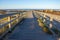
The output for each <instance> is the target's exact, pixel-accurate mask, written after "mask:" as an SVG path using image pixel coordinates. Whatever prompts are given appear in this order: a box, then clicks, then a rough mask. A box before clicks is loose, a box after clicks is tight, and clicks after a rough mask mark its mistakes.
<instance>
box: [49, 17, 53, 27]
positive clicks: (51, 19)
mask: <svg viewBox="0 0 60 40" xmlns="http://www.w3.org/2000/svg"><path fill="white" fill-rule="evenodd" d="M52 21H53V18H52V17H51V18H50V25H49V26H50V28H52Z"/></svg>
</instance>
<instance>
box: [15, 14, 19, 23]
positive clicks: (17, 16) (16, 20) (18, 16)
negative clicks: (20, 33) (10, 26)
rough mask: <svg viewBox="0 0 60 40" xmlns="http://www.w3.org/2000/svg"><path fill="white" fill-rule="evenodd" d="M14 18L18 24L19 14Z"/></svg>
mask: <svg viewBox="0 0 60 40" xmlns="http://www.w3.org/2000/svg"><path fill="white" fill-rule="evenodd" d="M16 17H17V19H16V21H17V23H18V22H19V14H16Z"/></svg>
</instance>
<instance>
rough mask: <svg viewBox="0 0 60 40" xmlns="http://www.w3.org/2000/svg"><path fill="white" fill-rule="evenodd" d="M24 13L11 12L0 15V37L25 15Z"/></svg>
mask: <svg viewBox="0 0 60 40" xmlns="http://www.w3.org/2000/svg"><path fill="white" fill-rule="evenodd" d="M25 14H26V13H11V14H4V15H0V39H1V38H2V37H3V36H4V35H5V34H6V33H8V32H9V31H12V29H13V28H14V27H15V25H16V24H17V23H19V22H20V21H21V20H22V19H23V18H24V17H25V16H26V15H25Z"/></svg>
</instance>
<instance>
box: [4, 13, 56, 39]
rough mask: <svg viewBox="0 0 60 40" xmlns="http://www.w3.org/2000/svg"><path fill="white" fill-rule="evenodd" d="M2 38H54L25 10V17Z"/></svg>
mask: <svg viewBox="0 0 60 40" xmlns="http://www.w3.org/2000/svg"><path fill="white" fill-rule="evenodd" d="M4 40H55V39H54V37H52V36H51V35H48V34H46V33H45V32H43V31H42V29H41V28H40V27H39V26H38V23H37V20H36V18H35V16H34V15H33V13H32V12H27V17H26V19H24V20H23V21H22V22H21V23H19V24H18V25H17V26H16V28H15V30H14V31H13V32H12V33H10V34H9V35H7V36H6V37H5V38H4Z"/></svg>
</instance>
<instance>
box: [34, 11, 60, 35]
mask: <svg viewBox="0 0 60 40" xmlns="http://www.w3.org/2000/svg"><path fill="white" fill-rule="evenodd" d="M35 14H36V17H37V18H40V19H41V20H42V21H43V23H44V24H46V25H47V27H48V28H49V29H50V30H51V31H52V32H53V34H55V32H54V31H53V30H55V31H56V30H57V31H60V29H59V27H60V25H59V24H60V16H58V15H53V14H50V13H44V12H38V11H35ZM52 29H53V30H52ZM57 31H56V32H57ZM57 34H59V33H57Z"/></svg>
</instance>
